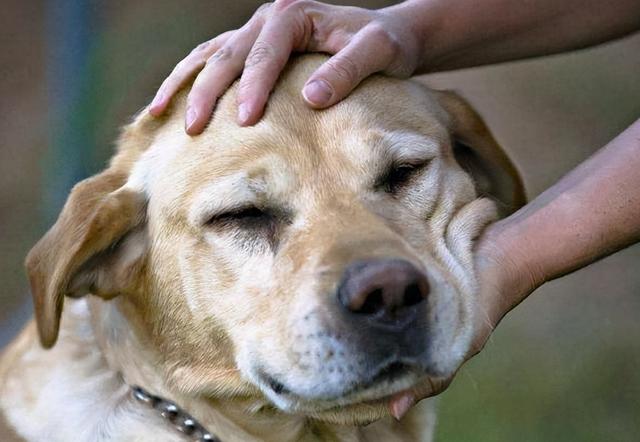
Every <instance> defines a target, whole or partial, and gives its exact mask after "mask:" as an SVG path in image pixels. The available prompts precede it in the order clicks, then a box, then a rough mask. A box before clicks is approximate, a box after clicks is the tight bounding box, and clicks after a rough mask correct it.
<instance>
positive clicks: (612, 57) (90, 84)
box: [0, 0, 640, 442]
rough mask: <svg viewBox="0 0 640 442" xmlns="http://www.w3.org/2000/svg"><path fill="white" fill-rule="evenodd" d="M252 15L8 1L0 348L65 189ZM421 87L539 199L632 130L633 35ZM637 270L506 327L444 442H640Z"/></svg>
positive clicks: (137, 1)
mask: <svg viewBox="0 0 640 442" xmlns="http://www.w3.org/2000/svg"><path fill="white" fill-rule="evenodd" d="M259 3H260V2H254V1H227V0H218V1H204V0H186V1H180V2H176V1H170V0H130V1H127V2H124V1H109V2H107V1H96V0H93V1H88V0H87V1H82V2H80V1H65V0H59V1H55V2H45V1H36V0H30V1H18V0H4V2H3V8H2V9H3V14H1V15H0V48H1V49H2V50H1V51H0V72H1V74H2V77H1V79H2V81H0V115H1V117H0V140H1V145H0V247H1V249H0V282H1V284H2V285H1V287H2V288H1V289H0V302H1V305H2V308H0V345H4V344H5V343H6V342H7V341H8V340H9V339H10V338H11V337H12V336H13V335H14V334H15V333H16V332H17V330H19V328H20V327H21V325H22V324H23V323H24V321H25V320H26V319H27V318H28V317H29V316H30V309H31V306H30V301H29V296H28V288H27V285H26V279H25V277H24V273H23V270H22V261H23V259H24V255H25V254H26V252H27V251H28V250H29V248H30V246H31V245H32V244H33V243H34V242H35V241H36V240H37V239H38V238H39V237H40V235H42V234H43V233H44V231H45V230H46V228H47V226H48V225H49V224H50V222H51V221H52V219H54V217H55V215H56V214H57V211H58V210H59V208H60V205H61V204H62V202H63V201H64V198H65V197H66V194H67V192H68V190H69V187H70V186H71V184H72V183H73V182H74V181H76V180H78V179H80V178H82V177H83V176H86V175H88V174H92V173H94V172H96V171H97V170H99V169H100V168H102V167H103V165H104V164H105V162H106V161H107V159H108V158H109V156H110V155H111V152H112V147H113V144H112V143H113V140H114V139H115V137H116V135H117V133H118V128H119V127H120V126H121V125H122V124H124V123H125V122H127V121H128V119H129V118H130V117H131V116H132V115H133V114H134V113H135V112H136V111H137V110H138V109H140V108H141V107H143V106H144V105H145V104H146V103H147V102H148V101H149V100H150V99H151V97H152V95H153V93H154V92H155V90H156V88H157V87H158V85H159V84H160V82H161V81H162V79H163V78H164V77H165V76H166V75H167V74H168V73H169V71H170V70H171V69H172V67H173V66H174V65H175V63H176V62H177V61H178V60H179V59H180V58H182V57H183V56H184V55H185V54H186V53H187V52H188V51H189V50H190V49H191V48H192V47H194V46H195V45H196V44H198V43H200V42H201V41H204V40H206V39H208V38H211V37H212V36H214V35H216V34H218V33H221V32H223V31H225V30H228V29H232V28H234V27H237V26H239V25H241V24H243V23H244V22H245V21H246V19H247V18H248V17H249V16H250V15H251V13H252V12H253V11H254V10H255V9H256V7H257V6H258V5H259ZM387 3H389V2H382V1H377V2H349V4H353V5H364V6H369V7H379V6H383V5H385V4H387ZM429 81H430V82H431V84H433V85H434V86H437V87H446V88H454V89H457V90H458V91H460V92H461V93H462V94H463V95H464V96H466V97H467V98H468V99H469V100H470V101H471V102H472V103H473V104H474V105H475V106H476V107H477V108H478V109H479V110H480V112H481V114H482V115H483V116H484V117H485V118H486V120H487V122H488V123H489V126H490V127H492V128H493V130H494V132H495V134H496V136H497V138H498V140H499V141H500V142H501V143H502V144H503V146H505V148H506V150H507V151H509V152H510V153H511V154H512V156H513V158H514V159H515V161H516V162H517V164H518V165H519V167H520V169H521V170H522V172H523V174H524V176H525V181H526V184H527V188H528V191H529V195H530V196H535V195H537V194H538V193H540V192H541V191H542V190H544V189H545V188H546V187H548V186H549V185H551V184H552V183H553V182H555V181H556V180H557V179H558V178H559V177H561V176H562V175H563V174H564V173H566V172H567V171H568V170H570V169H571V168H572V167H573V166H575V165H576V164H577V163H579V162H580V161H581V160H582V159H584V158H585V157H586V156H588V155H589V154H590V153H591V152H594V151H595V150H596V149H597V148H599V147H601V146H602V145H604V144H605V143H606V142H607V141H608V140H610V139H611V138H613V137H614V136H615V135H616V134H617V133H619V132H620V131H621V130H623V129H624V128H625V127H626V126H628V125H629V124H630V123H631V122H633V121H634V120H635V119H637V118H639V117H640V35H635V36H632V37H629V38H627V39H624V40H621V41H619V42H615V43H612V44H608V45H605V46H602V47H599V48H595V49H590V50H587V51H581V52H579V53H574V54H569V55H562V56H555V57H549V58H545V59H539V60H533V61H526V62H519V63H511V64H506V65H501V66H494V67H488V68H482V69H475V70H468V71H460V72H455V73H447V74H438V75H434V76H431V77H429ZM638 173H640V171H639V172H638ZM639 264H640V247H639V246H635V247H631V248H629V249H627V250H625V251H623V252H621V253H618V254H616V255H614V256H612V257H610V258H607V259H605V260H603V261H601V262H599V263H596V264H594V265H592V266H590V267H588V268H586V269H583V270H581V271H579V272H576V273H574V274H572V275H569V276H567V277H565V278H563V279H561V280H558V281H555V282H552V283H549V284H547V285H546V286H544V287H542V288H541V289H539V290H538V291H537V292H536V293H535V294H534V295H532V296H531V297H530V298H529V299H528V300H527V301H525V302H524V303H523V304H522V305H521V306H520V307H518V308H517V309H516V310H515V311H514V312H512V313H511V314H510V315H509V316H508V317H507V318H506V319H505V320H504V321H503V323H502V324H501V325H500V327H499V329H498V330H497V331H496V333H495V334H494V335H493V337H492V339H491V341H490V342H489V344H488V345H487V347H486V349H485V350H484V351H483V352H482V353H481V354H480V355H479V356H478V357H476V358H474V359H473V360H472V361H471V362H469V363H468V364H467V365H466V366H465V367H464V368H463V369H462V370H461V372H460V373H459V375H458V377H457V379H456V380H455V381H454V383H453V385H452V386H451V387H450V388H449V390H447V391H446V392H445V393H444V394H442V396H441V401H440V407H441V412H440V418H439V425H438V430H437V435H438V438H437V440H438V441H440V442H443V441H563V442H564V441H637V440H640V320H639V317H640V266H639Z"/></svg>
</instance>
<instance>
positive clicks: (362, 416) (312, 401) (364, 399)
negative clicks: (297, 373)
mask: <svg viewBox="0 0 640 442" xmlns="http://www.w3.org/2000/svg"><path fill="white" fill-rule="evenodd" d="M428 383H429V381H428V376H427V375H425V374H424V373H419V372H418V371H414V372H409V373H406V374H404V375H402V376H400V377H398V378H396V379H393V380H391V381H384V382H380V383H376V384H374V385H372V386H369V387H367V388H363V389H357V390H354V389H347V390H348V391H345V394H344V395H342V396H339V397H335V398H309V397H305V396H302V395H297V394H295V393H294V392H292V391H286V392H281V393H280V394H275V393H274V391H273V389H272V388H271V387H266V388H265V386H264V384H262V383H261V384H260V389H261V390H262V392H263V394H264V395H265V396H266V397H267V398H268V399H269V401H270V402H272V403H273V404H274V405H275V407H276V408H278V409H279V410H281V411H283V412H285V413H289V414H298V415H300V414H302V415H305V416H308V417H311V418H313V419H317V420H320V421H323V422H328V423H333V424H341V425H367V424H370V423H372V422H374V421H377V420H379V419H382V418H385V417H389V416H390V415H391V413H390V407H389V403H390V400H391V398H392V397H393V396H394V395H396V394H398V393H400V392H403V391H407V390H411V389H414V388H418V387H419V386H421V385H423V384H428Z"/></svg>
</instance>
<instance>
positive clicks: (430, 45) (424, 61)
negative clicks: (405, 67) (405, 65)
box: [381, 0, 446, 74]
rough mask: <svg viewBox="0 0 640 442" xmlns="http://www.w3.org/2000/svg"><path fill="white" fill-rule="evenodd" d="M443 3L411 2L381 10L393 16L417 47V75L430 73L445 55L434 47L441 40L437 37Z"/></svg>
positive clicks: (431, 0)
mask: <svg viewBox="0 0 640 442" xmlns="http://www.w3.org/2000/svg"><path fill="white" fill-rule="evenodd" d="M441 3H442V2H438V1H433V0H409V1H405V2H402V3H400V4H397V5H393V6H390V7H387V8H384V9H382V10H381V12H383V13H386V14H389V15H391V16H393V17H394V18H395V19H396V20H397V21H398V22H399V23H401V24H402V26H404V27H405V28H406V29H407V30H408V31H409V33H410V35H411V36H412V38H413V41H414V42H415V47H416V57H417V59H416V60H414V61H415V65H416V69H415V73H416V74H421V73H426V72H428V71H429V67H430V66H433V65H434V62H436V60H437V59H439V58H440V55H441V54H442V55H444V51H441V50H436V49H437V48H436V45H434V41H436V40H440V38H439V37H436V36H437V35H439V34H440V29H441V28H442V26H441V22H442V20H441V19H440V18H441V17H442V14H441V12H440V10H441V9H443V8H442V6H443V5H441ZM445 3H446V2H445ZM440 49H446V48H440Z"/></svg>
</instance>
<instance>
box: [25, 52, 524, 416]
mask: <svg viewBox="0 0 640 442" xmlns="http://www.w3.org/2000/svg"><path fill="white" fill-rule="evenodd" d="M319 61H320V59H319V58H317V57H311V58H302V59H299V60H298V61H296V62H295V63H294V65H293V66H292V67H290V69H289V70H288V71H287V73H286V74H285V76H284V79H283V81H282V82H281V84H280V85H279V86H278V88H277V90H276V92H275V93H274V96H273V97H272V98H271V100H270V104H269V109H268V112H267V114H266V117H265V118H264V120H263V121H262V122H260V123H259V124H258V125H256V126H255V127H251V128H240V127H238V126H237V125H236V123H235V117H234V116H235V105H234V92H233V91H232V92H230V93H227V94H226V96H225V97H224V99H223V100H222V101H221V102H220V103H219V105H218V109H217V111H216V113H215V115H214V118H213V120H212V122H211V124H210V125H209V127H208V129H207V130H206V131H205V133H204V134H202V135H200V136H198V137H193V138H191V137H189V136H187V135H186V134H185V133H184V131H183V129H182V124H181V116H182V115H183V100H182V99H180V100H179V101H178V104H177V106H176V107H177V108H178V109H177V110H176V111H174V112H173V113H172V114H171V115H170V116H169V117H168V118H166V119H165V120H161V121H152V120H151V119H150V117H148V116H146V115H143V116H142V117H140V118H139V119H138V120H137V121H136V122H135V123H134V124H133V125H132V126H131V127H130V128H129V129H128V130H127V132H126V133H125V135H124V137H123V138H122V141H121V148H120V153H119V154H118V156H116V157H115V158H114V160H113V162H112V165H111V166H110V168H109V169H108V170H107V171H105V172H103V174H101V175H98V176H96V177H94V178H92V179H90V180H88V181H87V182H86V183H84V184H81V185H80V186H79V187H78V188H76V190H75V191H74V195H72V197H71V198H70V201H69V202H68V203H67V206H66V207H65V210H64V211H63V214H62V215H61V217H60V220H59V221H58V223H57V224H56V226H54V228H53V229H52V230H51V231H50V232H49V234H48V235H47V236H46V237H45V239H43V241H42V242H41V244H40V245H39V246H37V247H36V248H35V249H34V251H33V252H32V254H31V256H30V258H29V262H28V266H29V270H30V275H31V280H32V286H33V289H34V295H35V299H36V308H37V314H38V319H39V326H40V332H41V336H42V338H43V342H44V343H45V345H52V344H53V342H54V340H55V335H56V333H57V327H58V325H57V320H58V317H59V312H60V309H61V306H62V297H63V296H64V295H75V296H81V295H83V294H85V293H87V292H91V293H93V294H95V295H98V296H102V297H104V298H112V297H114V296H116V295H119V298H118V300H119V301H118V302H120V305H121V308H122V310H123V312H124V314H125V316H127V317H128V318H130V319H131V322H132V323H135V326H134V327H133V328H135V330H136V333H138V334H141V335H144V336H145V341H146V342H151V343H152V344H151V345H152V346H153V347H154V349H155V350H157V354H158V355H159V358H160V360H161V364H162V367H161V368H162V369H163V370H164V372H165V373H164V376H166V378H167V380H168V382H169V383H171V384H174V385H175V386H177V387H178V388H182V389H183V390H185V391H190V392H197V393H203V394H212V393H215V394H223V395H230V394H234V393H239V394H255V393H257V392H258V390H259V391H260V392H261V393H262V394H263V395H264V396H266V397H267V398H268V399H270V401H271V402H272V403H273V404H275V405H276V406H277V407H278V408H281V409H283V410H285V411H291V412H294V411H295V412H302V413H306V414H309V415H312V416H316V417H319V418H324V419H328V420H332V421H339V422H364V421H369V420H371V419H374V418H377V417H380V416H382V415H383V414H384V413H385V411H384V410H385V407H384V406H383V399H384V398H388V396H389V395H391V394H394V393H397V392H399V391H401V390H404V389H406V388H410V387H412V386H415V385H416V384H418V383H420V382H425V381H426V379H427V377H428V376H447V375H450V374H451V373H452V372H453V371H454V370H455V369H456V368H457V367H458V365H459V364H460V363H461V361H462V358H463V356H464V354H465V353H466V351H467V350H468V346H469V341H470V336H471V325H472V316H473V314H474V290H475V276H474V271H473V265H472V246H473V240H474V239H475V237H476V236H477V235H478V234H479V233H480V231H481V230H482V228H483V227H485V226H486V224H487V223H489V222H491V221H492V220H493V219H495V217H496V208H495V204H494V203H493V202H491V201H490V200H489V199H487V198H479V197H478V193H477V186H478V185H479V186H483V189H482V190H483V191H484V192H489V193H493V194H495V195H497V197H498V198H501V199H502V200H503V202H504V203H505V204H507V205H511V206H517V205H519V204H521V203H522V201H523V194H522V188H521V185H520V181H519V178H518V177H517V174H515V172H514V169H513V167H512V166H511V164H510V163H509V161H508V160H507V159H506V157H505V156H504V154H503V153H502V151H500V150H499V149H498V148H497V146H496V145H495V142H494V141H493V139H492V138H491V136H490V135H489V134H488V132H487V131H486V128H485V127H484V125H483V124H482V123H481V121H480V120H479V119H478V118H477V116H476V115H475V114H473V113H472V112H471V111H470V110H469V109H468V108H467V107H466V105H465V104H464V103H463V102H461V101H460V100H459V99H457V98H456V97H454V96H452V95H450V94H441V93H434V92H429V91H427V90H426V88H424V87H423V86H421V85H418V84H416V83H412V82H408V81H397V80H390V79H384V78H372V79H370V80H369V81H367V82H366V84H365V85H363V86H362V87H361V88H360V89H359V90H357V91H356V92H355V93H354V94H353V95H352V96H351V97H350V98H349V99H347V100H346V101H345V102H343V103H340V104H339V105H337V106H334V107H333V108H332V109H329V110H326V111H322V112H316V111H311V110H308V109H306V108H305V107H304V105H303V103H302V101H301V99H300V97H299V93H298V91H299V90H300V87H301V85H302V83H303V81H304V79H305V78H307V76H308V74H309V73H310V72H311V70H312V69H313V67H314V66H317V64H318V62H319ZM458 141H462V142H464V143H465V145H464V146H461V145H458V147H457V148H456V143H457V142H458ZM477 145H479V146H477ZM456 149H460V151H459V152H457V153H459V154H460V155H456V152H455V151H456ZM461 158H464V160H461ZM460 161H464V162H465V163H468V165H469V167H468V168H467V170H464V169H463V168H462V167H461V166H460V164H459V162H460ZM469 171H471V172H469ZM471 174H474V175H475V177H472V176H471ZM474 178H476V184H475V185H474ZM478 180H480V182H478ZM54 249H55V250H54ZM54 254H55V256H54ZM60 254H62V255H64V256H60Z"/></svg>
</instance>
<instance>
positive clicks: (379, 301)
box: [354, 289, 384, 315]
mask: <svg viewBox="0 0 640 442" xmlns="http://www.w3.org/2000/svg"><path fill="white" fill-rule="evenodd" d="M383 308H384V297H383V294H382V289H375V290H373V291H372V292H371V293H369V295H368V296H367V298H366V299H365V301H364V304H362V307H360V308H359V309H358V310H356V311H355V312H354V313H362V314H365V315H372V314H374V313H377V312H379V311H380V310H382V309H383Z"/></svg>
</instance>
